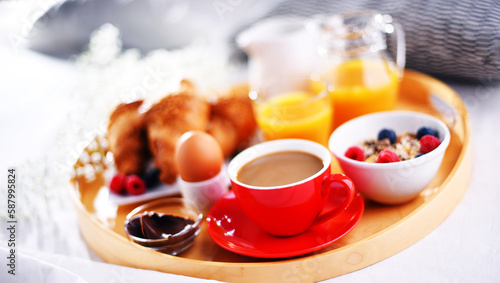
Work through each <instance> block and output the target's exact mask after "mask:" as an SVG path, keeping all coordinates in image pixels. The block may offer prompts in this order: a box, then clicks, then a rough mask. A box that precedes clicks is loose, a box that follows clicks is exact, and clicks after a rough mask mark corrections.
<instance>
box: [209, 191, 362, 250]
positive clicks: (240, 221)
mask: <svg viewBox="0 0 500 283" xmlns="http://www.w3.org/2000/svg"><path fill="white" fill-rule="evenodd" d="M340 201H341V200H329V204H327V208H326V209H328V205H333V204H334V203H336V202H340ZM364 209H365V204H364V201H363V198H362V197H361V196H360V195H359V193H358V194H357V195H356V196H355V197H354V200H353V201H352V203H351V204H350V205H349V206H348V207H347V208H346V210H344V211H343V212H341V213H340V214H338V215H337V216H335V217H333V218H332V219H330V220H327V221H324V222H323V223H320V224H313V226H312V227H311V228H309V230H307V231H305V232H303V233H301V234H299V235H296V236H292V237H278V236H273V235H271V234H268V233H266V232H264V231H262V230H261V229H260V228H259V227H258V226H257V225H256V224H254V223H253V222H252V221H251V220H250V219H249V218H248V217H247V216H246V214H245V213H244V212H243V211H242V210H241V208H240V206H239V204H238V200H237V199H236V197H235V195H234V193H233V192H229V193H227V194H226V195H224V196H223V197H222V198H221V199H219V200H218V201H217V202H216V203H215V204H214V206H213V207H212V209H211V210H210V212H209V214H208V217H207V226H208V232H209V233H210V236H211V237H212V239H213V240H214V241H215V242H216V243H217V244H218V245H219V246H221V247H223V248H225V249H227V250H229V251H232V252H234V253H238V254H242V255H247V256H253V257H262V258H284V257H293V256H298V255H303V254H306V253H310V252H314V251H317V250H319V249H321V248H324V247H326V246H328V245H330V244H331V243H333V242H335V241H337V240H339V239H340V238H342V237H343V236H345V235H346V234H347V233H348V232H349V231H351V230H352V229H353V228H354V226H356V224H357V223H358V222H359V219H360V218H361V216H362V215H363V211H364Z"/></svg>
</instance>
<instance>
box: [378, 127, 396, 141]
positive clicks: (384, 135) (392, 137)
mask: <svg viewBox="0 0 500 283" xmlns="http://www.w3.org/2000/svg"><path fill="white" fill-rule="evenodd" d="M377 139H378V140H379V141H381V140H383V139H389V141H390V142H391V144H394V143H395V142H396V133H395V132H394V131H393V130H391V129H382V130H380V132H378V137H377Z"/></svg>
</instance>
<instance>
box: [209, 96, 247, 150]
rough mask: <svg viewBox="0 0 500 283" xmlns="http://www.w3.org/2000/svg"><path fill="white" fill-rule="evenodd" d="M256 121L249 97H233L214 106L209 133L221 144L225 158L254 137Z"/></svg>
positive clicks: (220, 100) (225, 98)
mask: <svg viewBox="0 0 500 283" xmlns="http://www.w3.org/2000/svg"><path fill="white" fill-rule="evenodd" d="M255 128H256V121H255V118H254V115H253V110H252V105H251V100H250V98H249V97H248V96H241V95H234V94H233V95H231V96H227V97H223V98H221V99H219V100H218V101H217V102H215V103H214V104H213V105H212V109H211V117H210V124H209V126H208V128H207V132H208V133H209V134H211V135H212V136H213V137H214V138H215V139H216V140H217V141H218V142H219V144H220V146H221V148H222V152H223V153H224V156H226V157H227V156H229V155H230V154H232V153H234V152H235V151H236V150H237V149H238V148H239V147H241V146H243V145H244V144H245V142H247V141H248V140H249V138H250V137H251V136H252V135H253V133H254V132H255Z"/></svg>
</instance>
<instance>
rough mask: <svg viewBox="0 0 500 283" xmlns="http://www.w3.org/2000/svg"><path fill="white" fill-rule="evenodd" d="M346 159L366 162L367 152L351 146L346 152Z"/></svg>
mask: <svg viewBox="0 0 500 283" xmlns="http://www.w3.org/2000/svg"><path fill="white" fill-rule="evenodd" d="M344 155H345V157H347V158H350V159H354V160H358V161H364V160H365V152H364V151H363V149H362V148H361V147H359V146H356V145H355V146H351V147H350V148H348V149H347V150H346V152H345V154H344Z"/></svg>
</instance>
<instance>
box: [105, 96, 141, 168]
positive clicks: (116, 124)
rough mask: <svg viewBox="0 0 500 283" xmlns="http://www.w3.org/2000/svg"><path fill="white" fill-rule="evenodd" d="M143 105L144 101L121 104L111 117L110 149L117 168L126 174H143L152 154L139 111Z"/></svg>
mask: <svg viewBox="0 0 500 283" xmlns="http://www.w3.org/2000/svg"><path fill="white" fill-rule="evenodd" d="M141 105H142V101H135V102H132V103H123V104H120V105H118V106H117V107H116V109H115V110H114V111H113V113H112V114H111V116H110V119H109V124H108V137H107V138H108V141H109V149H110V151H111V152H112V153H113V158H114V160H115V165H116V169H117V170H118V171H119V172H121V173H124V174H126V175H129V174H141V173H142V172H143V171H144V170H145V169H146V166H147V164H148V161H149V159H150V156H151V154H150V152H149V148H148V143H147V137H146V128H145V124H144V120H143V119H142V115H141V114H140V113H139V111H138V108H139V107H140V106H141Z"/></svg>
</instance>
